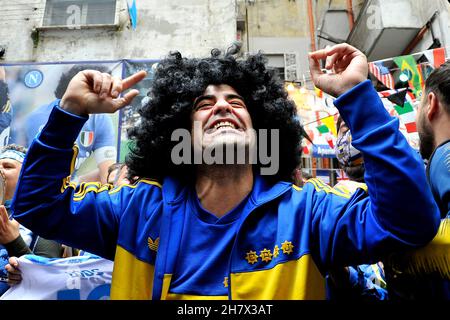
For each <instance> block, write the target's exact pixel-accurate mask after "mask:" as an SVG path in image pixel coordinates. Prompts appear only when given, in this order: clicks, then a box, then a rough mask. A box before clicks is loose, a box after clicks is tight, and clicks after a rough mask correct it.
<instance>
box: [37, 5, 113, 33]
mask: <svg viewBox="0 0 450 320" xmlns="http://www.w3.org/2000/svg"><path fill="white" fill-rule="evenodd" d="M116 1H117V0H47V2H46V5H45V13H44V20H43V23H42V25H43V26H44V27H46V26H71V25H72V26H88V25H105V24H106V25H108V24H109V25H112V24H114V22H115V16H116Z"/></svg>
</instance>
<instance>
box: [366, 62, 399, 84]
mask: <svg viewBox="0 0 450 320" xmlns="http://www.w3.org/2000/svg"><path fill="white" fill-rule="evenodd" d="M369 70H370V73H372V74H373V75H374V76H375V77H376V78H377V79H378V80H379V81H381V83H383V84H384V85H385V86H386V87H387V88H389V89H394V88H395V81H394V77H393V76H392V74H391V73H390V72H389V69H388V68H386V67H385V66H384V65H383V62H382V61H378V62H369Z"/></svg>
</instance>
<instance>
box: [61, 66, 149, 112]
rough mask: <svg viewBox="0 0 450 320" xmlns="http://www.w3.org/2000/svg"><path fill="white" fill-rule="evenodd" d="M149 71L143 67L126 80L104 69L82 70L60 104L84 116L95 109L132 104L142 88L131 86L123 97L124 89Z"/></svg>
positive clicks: (105, 110) (114, 109)
mask: <svg viewBox="0 0 450 320" xmlns="http://www.w3.org/2000/svg"><path fill="white" fill-rule="evenodd" d="M146 75H147V73H146V72H145V71H139V72H137V73H135V74H133V75H132V76H130V77H128V78H126V79H123V80H122V79H119V78H117V77H113V76H111V75H110V74H108V73H101V72H100V71H95V70H83V71H80V72H79V73H78V74H77V75H76V76H75V77H73V78H72V80H71V81H70V83H69V85H68V87H67V90H66V92H65V93H64V96H63V97H62V99H61V103H60V106H61V108H62V109H64V110H66V111H68V112H70V113H73V114H77V115H84V116H86V115H88V114H91V113H114V112H116V111H117V110H119V109H120V108H123V107H125V106H127V105H129V104H130V103H131V100H133V98H134V97H136V96H137V95H138V94H139V91H138V90H135V89H133V90H130V91H129V92H128V93H127V94H125V95H124V96H122V97H120V98H119V95H120V93H121V92H122V91H124V90H127V89H129V88H130V87H132V86H134V85H135V84H136V83H138V82H139V81H141V80H142V79H144V78H145V76H146Z"/></svg>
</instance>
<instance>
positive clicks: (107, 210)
mask: <svg viewBox="0 0 450 320" xmlns="http://www.w3.org/2000/svg"><path fill="white" fill-rule="evenodd" d="M58 103H59V100H57V101H55V102H54V103H53V109H52V112H51V114H50V117H49V121H48V122H47V124H46V125H45V126H44V128H43V130H42V131H41V132H40V133H39V134H38V135H37V137H36V139H35V140H34V141H33V142H32V144H31V146H30V149H29V151H28V153H27V156H26V158H25V160H24V163H23V166H22V170H21V174H20V178H19V182H18V184H17V189H16V192H15V194H14V198H13V201H12V205H11V210H12V213H13V216H14V217H15V219H17V220H18V221H19V222H20V223H21V224H23V225H24V226H26V227H27V228H29V229H31V230H33V231H34V232H36V233H37V234H39V235H42V236H43V237H45V238H47V239H53V240H57V241H59V242H62V243H64V244H67V245H69V246H73V247H76V248H80V249H84V250H86V251H89V252H92V253H95V254H98V255H100V256H102V257H106V258H108V259H111V258H113V257H114V254H115V248H116V243H117V237H118V226H119V221H120V214H119V212H122V211H123V208H122V204H126V203H127V200H129V199H124V197H127V196H129V195H126V194H125V193H124V192H115V193H114V194H110V193H109V192H108V191H109V189H110V188H111V187H112V186H110V185H105V186H101V185H100V183H85V184H80V185H78V186H76V185H75V184H73V183H71V182H70V177H69V176H70V174H71V172H72V170H73V166H74V162H75V158H76V156H77V148H74V141H75V139H76V138H77V136H78V134H79V131H80V130H81V128H82V127H83V124H84V123H85V122H86V120H87V118H85V117H79V116H76V115H73V114H70V113H68V112H65V111H64V110H62V109H61V108H59V105H58ZM127 189H130V188H127Z"/></svg>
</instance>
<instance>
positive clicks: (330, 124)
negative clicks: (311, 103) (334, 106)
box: [320, 116, 337, 137]
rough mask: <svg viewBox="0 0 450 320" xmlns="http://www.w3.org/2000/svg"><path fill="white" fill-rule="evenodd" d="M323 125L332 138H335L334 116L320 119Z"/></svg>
mask: <svg viewBox="0 0 450 320" xmlns="http://www.w3.org/2000/svg"><path fill="white" fill-rule="evenodd" d="M320 120H321V121H322V123H323V124H324V125H326V126H327V128H328V130H329V131H330V132H331V133H332V134H333V136H335V137H337V130H336V124H335V123H334V116H329V117H326V118H322V119H320Z"/></svg>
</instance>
